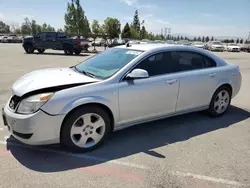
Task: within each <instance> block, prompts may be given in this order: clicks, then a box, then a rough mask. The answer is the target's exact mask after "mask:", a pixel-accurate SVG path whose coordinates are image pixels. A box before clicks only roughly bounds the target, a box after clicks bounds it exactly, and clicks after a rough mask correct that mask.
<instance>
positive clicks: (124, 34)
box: [122, 23, 132, 38]
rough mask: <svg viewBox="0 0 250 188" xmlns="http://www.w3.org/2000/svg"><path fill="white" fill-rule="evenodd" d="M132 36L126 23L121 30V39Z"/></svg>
mask: <svg viewBox="0 0 250 188" xmlns="http://www.w3.org/2000/svg"><path fill="white" fill-rule="evenodd" d="M131 37H132V34H131V31H130V26H129V24H128V23H126V25H125V26H124V28H123V30H122V38H131Z"/></svg>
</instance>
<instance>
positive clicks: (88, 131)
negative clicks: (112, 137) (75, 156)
mask: <svg viewBox="0 0 250 188" xmlns="http://www.w3.org/2000/svg"><path fill="white" fill-rule="evenodd" d="M110 131H111V120H110V118H109V116H108V114H107V112H106V111H105V110H103V109H102V108H99V107H97V106H92V105H91V106H85V107H82V108H79V109H77V110H76V111H74V112H73V113H72V114H70V115H69V117H67V119H66V120H65V121H64V123H63V125H62V132H61V143H63V145H65V146H66V147H68V148H69V149H71V150H72V151H77V152H86V151H91V150H93V149H95V148H97V147H99V146H100V145H101V144H102V143H103V142H104V141H105V139H106V138H107V137H108V135H109V133H110Z"/></svg>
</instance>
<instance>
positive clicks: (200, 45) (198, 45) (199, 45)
mask: <svg viewBox="0 0 250 188" xmlns="http://www.w3.org/2000/svg"><path fill="white" fill-rule="evenodd" d="M194 46H196V47H203V46H204V44H195V45H194Z"/></svg>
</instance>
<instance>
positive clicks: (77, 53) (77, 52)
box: [74, 49, 82, 55]
mask: <svg viewBox="0 0 250 188" xmlns="http://www.w3.org/2000/svg"><path fill="white" fill-rule="evenodd" d="M81 52H82V50H79V49H76V50H74V53H75V54H76V55H79V54H80V53H81Z"/></svg>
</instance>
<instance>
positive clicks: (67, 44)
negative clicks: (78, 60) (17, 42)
mask: <svg viewBox="0 0 250 188" xmlns="http://www.w3.org/2000/svg"><path fill="white" fill-rule="evenodd" d="M23 48H24V50H25V52H26V53H28V54H30V53H33V52H34V51H35V50H37V51H38V52H39V53H43V52H44V51H45V50H46V49H53V50H63V51H64V53H65V54H69V55H73V54H76V55H79V54H80V53H81V52H82V51H87V50H88V48H89V44H88V40H87V39H77V38H76V39H73V38H69V37H67V35H66V34H65V33H62V32H41V33H39V34H38V35H36V36H33V37H25V38H24V39H23Z"/></svg>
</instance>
